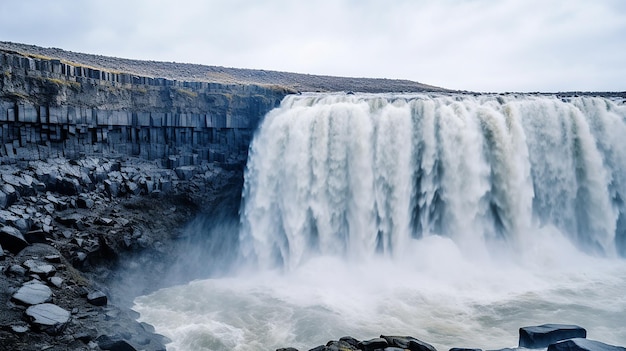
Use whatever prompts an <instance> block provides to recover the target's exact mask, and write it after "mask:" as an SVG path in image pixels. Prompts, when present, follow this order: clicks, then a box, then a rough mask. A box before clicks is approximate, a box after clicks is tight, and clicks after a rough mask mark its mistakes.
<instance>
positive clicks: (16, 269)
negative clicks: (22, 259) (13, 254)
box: [9, 264, 26, 277]
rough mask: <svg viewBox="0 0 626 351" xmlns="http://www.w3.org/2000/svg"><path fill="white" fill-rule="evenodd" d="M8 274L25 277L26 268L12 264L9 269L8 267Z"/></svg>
mask: <svg viewBox="0 0 626 351" xmlns="http://www.w3.org/2000/svg"><path fill="white" fill-rule="evenodd" d="M9 273H10V274H12V275H16V276H20V277H23V276H25V275H26V268H24V267H22V266H20V265H18V264H14V265H12V266H11V267H9Z"/></svg>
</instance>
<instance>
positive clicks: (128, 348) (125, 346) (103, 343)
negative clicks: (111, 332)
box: [96, 335, 137, 351]
mask: <svg viewBox="0 0 626 351" xmlns="http://www.w3.org/2000/svg"><path fill="white" fill-rule="evenodd" d="M96 341H97V342H98V346H99V347H100V348H101V349H103V350H110V351H137V349H136V348H134V347H133V346H132V345H131V344H129V343H128V342H127V341H126V340H120V339H114V338H111V337H109V336H107V335H102V336H99V337H98V338H97V339H96Z"/></svg>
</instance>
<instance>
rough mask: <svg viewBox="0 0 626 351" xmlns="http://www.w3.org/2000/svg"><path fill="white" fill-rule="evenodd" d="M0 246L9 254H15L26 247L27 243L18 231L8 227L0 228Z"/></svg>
mask: <svg viewBox="0 0 626 351" xmlns="http://www.w3.org/2000/svg"><path fill="white" fill-rule="evenodd" d="M0 245H2V247H3V248H5V249H7V250H9V251H10V252H11V253H14V254H16V253H18V252H20V251H22V250H23V249H24V248H25V247H26V246H28V242H27V241H26V239H24V236H23V235H22V233H21V232H20V231H19V230H17V229H15V228H13V227H9V226H2V228H0Z"/></svg>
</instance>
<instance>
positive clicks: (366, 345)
mask: <svg viewBox="0 0 626 351" xmlns="http://www.w3.org/2000/svg"><path fill="white" fill-rule="evenodd" d="M387 346H389V344H388V343H387V340H385V339H383V338H375V339H370V340H363V341H361V342H360V343H359V345H358V348H359V349H361V350H363V351H374V350H377V349H384V348H385V347H387Z"/></svg>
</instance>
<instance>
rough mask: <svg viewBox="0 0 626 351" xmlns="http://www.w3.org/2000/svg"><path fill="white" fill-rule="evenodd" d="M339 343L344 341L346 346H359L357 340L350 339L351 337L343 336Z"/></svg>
mask: <svg viewBox="0 0 626 351" xmlns="http://www.w3.org/2000/svg"><path fill="white" fill-rule="evenodd" d="M339 341H345V342H347V343H348V344H350V345H352V346H355V347H356V346H358V345H359V340H357V339H355V338H353V337H351V336H344V337H342V338H340V339H339Z"/></svg>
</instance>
